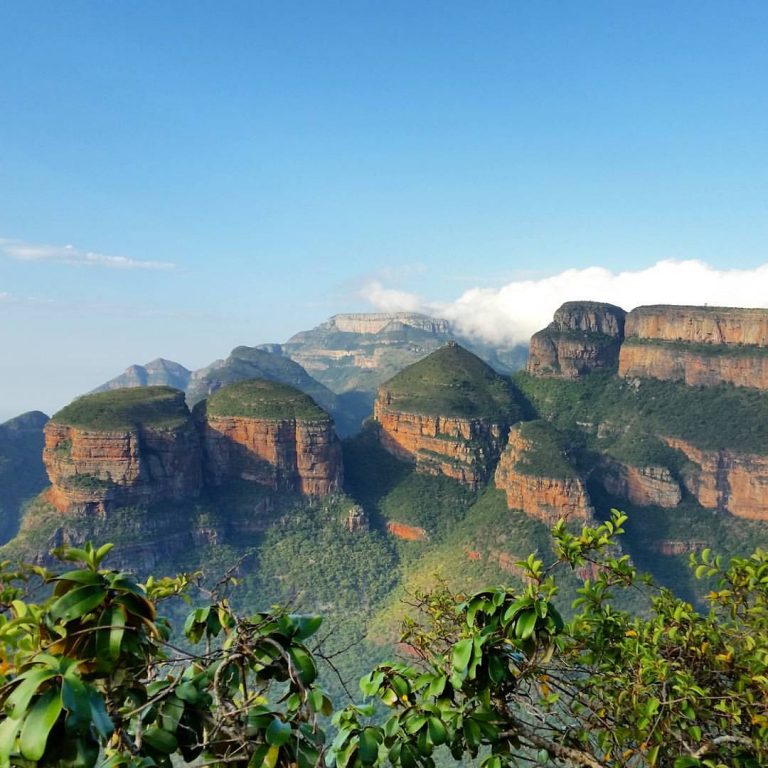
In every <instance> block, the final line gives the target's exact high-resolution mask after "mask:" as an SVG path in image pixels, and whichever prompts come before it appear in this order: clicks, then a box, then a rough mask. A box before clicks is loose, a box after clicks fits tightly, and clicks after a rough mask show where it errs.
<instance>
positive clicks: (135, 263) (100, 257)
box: [0, 238, 175, 269]
mask: <svg viewBox="0 0 768 768" xmlns="http://www.w3.org/2000/svg"><path fill="white" fill-rule="evenodd" d="M0 253H3V254H5V255H6V256H8V257H10V258H11V259H16V261H48V262H58V263H59V264H74V265H85V266H92V267H109V268H111V269H173V268H174V266H175V265H174V264H173V263H172V262H170V261H144V260H141V259H130V258H128V257H127V256H110V255H108V254H106V253H97V252H95V251H84V250H81V249H80V248H76V247H75V246H74V245H43V244H35V243H26V242H24V241H23V240H8V239H3V238H0Z"/></svg>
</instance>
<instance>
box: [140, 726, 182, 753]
mask: <svg viewBox="0 0 768 768" xmlns="http://www.w3.org/2000/svg"><path fill="white" fill-rule="evenodd" d="M142 741H143V742H144V744H146V745H147V746H149V747H151V748H152V749H154V750H155V751H157V752H162V753H163V754H164V755H172V754H173V753H174V752H175V751H176V749H177V748H178V746H179V743H178V741H177V740H176V737H175V736H174V735H173V734H172V733H168V731H164V730H163V729H162V728H157V727H156V726H153V727H152V728H147V730H146V731H144V734H143V736H142Z"/></svg>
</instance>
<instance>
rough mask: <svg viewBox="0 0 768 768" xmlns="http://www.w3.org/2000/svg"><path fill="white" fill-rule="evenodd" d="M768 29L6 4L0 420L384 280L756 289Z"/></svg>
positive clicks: (676, 14) (353, 295)
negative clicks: (623, 280)
mask: <svg viewBox="0 0 768 768" xmlns="http://www.w3.org/2000/svg"><path fill="white" fill-rule="evenodd" d="M767 35H768V5H766V4H765V3H764V2H736V3H726V2H717V3H713V2H701V1H697V2H693V0H691V1H690V2H674V0H673V1H670V0H666V1H665V2H635V3H630V2H589V1H585V2H578V3H576V2H573V3H567V2H536V3H533V2H530V3H524V2H481V3H458V2H447V3H446V2H439V3H438V2H413V0H410V1H409V2H386V3H385V2H351V1H350V2H344V3H341V2H306V3H301V2H294V3H283V2H272V3H264V2H226V3H214V2H212V1H209V2H189V1H185V2H180V1H175V2H162V3H158V2H141V1H140V0H132V2H127V1H126V2H110V3H97V2H74V1H72V0H69V1H68V2H66V3H61V2H34V3H29V2H26V1H21V0H18V1H17V0H7V1H6V2H4V3H2V4H1V5H0V103H1V104H2V109H1V111H0V318H2V332H3V339H4V341H5V351H4V352H3V354H2V359H0V374H2V378H3V381H4V395H5V397H4V398H2V399H3V403H2V406H0V417H8V416H11V415H13V414H15V413H18V412H20V411H22V410H27V409H30V408H41V409H43V410H47V411H48V412H50V411H51V410H53V409H55V408H58V407H60V406H61V405H63V404H65V403H66V402H68V401H69V399H71V398H72V397H73V396H75V395H76V394H78V393H81V392H83V391H85V390H87V389H89V388H91V387H92V386H95V385H97V384H99V383H101V381H103V380H105V379H107V378H110V377H111V376H113V375H115V374H117V373H119V372H120V371H121V370H122V369H124V368H125V367H126V366H127V365H128V364H130V363H133V362H146V361H148V360H150V359H152V358H155V357H158V356H164V357H168V358H171V359H174V360H177V361H179V362H181V363H183V364H185V365H187V366H188V367H199V366H202V365H204V364H206V363H208V362H210V361H211V360H212V359H214V358H216V357H222V356H224V355H226V354H227V353H228V351H229V349H230V348H231V347H233V346H235V345H237V344H255V343H259V342H265V341H281V340H285V339H286V338H287V337H288V336H290V335H291V334H292V333H294V332H296V331H298V330H302V329H304V328H307V327H311V326H313V325H315V324H317V323H318V322H320V321H322V320H323V319H324V318H325V317H327V316H328V315H330V314H333V313H335V312H344V311H360V310H370V309H372V308H374V306H373V304H372V297H374V296H377V295H379V294H376V292H375V291H371V290H370V286H371V285H375V286H379V287H380V288H381V289H383V290H387V291H389V292H390V293H389V294H388V295H389V297H390V298H391V297H392V296H393V295H394V294H393V293H392V292H393V291H397V292H398V294H399V293H403V294H404V295H406V299H407V297H416V298H414V299H413V303H417V304H418V305H419V306H424V307H427V308H430V307H437V308H440V307H443V306H445V307H448V308H450V305H451V303H452V302H455V301H457V300H458V299H459V298H460V297H461V296H462V295H463V294H464V293H465V292H466V291H468V290H470V289H473V288H482V289H488V290H495V289H499V288H501V287H502V286H504V285H506V284H509V283H514V282H516V281H517V282H519V281H522V280H534V281H535V280H545V279H547V278H549V277H551V276H553V275H557V274H558V273H561V272H563V271H564V270H568V269H577V270H585V269H587V268H589V267H602V268H604V269H606V270H609V271H611V272H620V271H630V272H631V271H633V270H638V271H641V272H642V271H643V270H647V269H649V268H650V267H651V266H652V265H654V264H656V263H657V262H659V261H666V260H670V259H673V260H692V259H696V260H699V261H700V262H703V263H704V264H705V265H708V268H709V269H710V270H726V269H733V268H738V269H740V270H743V275H744V282H746V283H749V282H751V283H752V284H754V282H755V274H758V275H760V276H763V275H764V273H763V272H758V273H754V274H753V273H752V272H750V270H754V269H756V268H759V267H760V266H761V265H763V264H765V263H766V262H768V256H766V242H768V216H767V215H766V207H767V204H766V201H767V200H768V195H766V192H768V46H766V45H765V39H766V36H767ZM67 246H70V247H69V248H67ZM546 285H549V284H548V283H547V284H546ZM578 285H579V286H580V288H581V286H583V282H581V283H578ZM766 288H767V289H768V285H766ZM542 290H543V289H542ZM763 293H764V294H766V298H767V299H768V290H765V291H763ZM638 296H639V297H640V298H645V297H646V293H643V292H638ZM572 298H581V297H580V296H573V297H572ZM584 298H587V297H584ZM650 298H653V296H652V295H650ZM694 298H695V297H694ZM701 300H702V301H703V300H706V295H704V294H702V298H701ZM408 301H410V299H407V300H406V303H408ZM739 301H740V297H739V295H737V293H734V295H733V300H732V302H731V303H739ZM373 303H374V304H376V301H375V300H373ZM376 306H379V307H381V306H390V303H388V302H387V301H385V302H383V303H382V302H378V304H376ZM474 306H475V309H474V311H479V312H481V311H482V306H480V307H479V308H478V307H477V305H474ZM627 308H630V307H627Z"/></svg>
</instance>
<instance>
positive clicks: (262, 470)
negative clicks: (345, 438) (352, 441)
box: [202, 416, 342, 496]
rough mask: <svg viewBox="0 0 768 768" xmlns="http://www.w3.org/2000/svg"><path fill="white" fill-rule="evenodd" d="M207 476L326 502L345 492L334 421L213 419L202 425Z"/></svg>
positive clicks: (215, 483)
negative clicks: (332, 495)
mask: <svg viewBox="0 0 768 768" xmlns="http://www.w3.org/2000/svg"><path fill="white" fill-rule="evenodd" d="M202 429H203V443H204V453H205V467H206V476H207V477H208V478H209V480H210V482H212V483H213V484H214V485H220V484H222V483H224V482H226V481H227V480H230V479H232V478H239V479H242V480H249V481H252V482H256V483H259V484H261V485H266V486H268V487H269V488H272V489H273V490H280V489H286V490H292V491H298V492H299V493H302V494H304V495H307V496H326V495H328V494H329V493H331V492H332V491H334V490H337V489H338V488H340V487H341V482H342V463H341V445H340V443H339V440H338V438H337V437H336V434H335V432H334V431H333V425H332V422H331V421H330V419H328V420H325V421H307V422H304V421H300V420H296V419H282V420H275V419H253V418H244V417H220V416H209V417H208V419H207V420H206V421H205V422H204V423H203V425H202Z"/></svg>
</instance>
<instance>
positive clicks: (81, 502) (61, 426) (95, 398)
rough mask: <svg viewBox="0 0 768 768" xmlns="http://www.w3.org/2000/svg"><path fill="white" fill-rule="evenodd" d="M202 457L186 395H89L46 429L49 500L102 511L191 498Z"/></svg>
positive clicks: (155, 391) (162, 391)
mask: <svg viewBox="0 0 768 768" xmlns="http://www.w3.org/2000/svg"><path fill="white" fill-rule="evenodd" d="M122 393H130V394H126V395H125V396H123V394H122ZM143 393H147V397H146V399H144V398H143V397H142V394H143ZM75 405H77V410H75V409H74V406H75ZM105 409H106V411H105ZM129 422H132V423H129ZM201 457H202V454H201V449H200V440H199V438H198V434H197V430H196V429H195V425H194V422H193V421H192V418H191V415H190V413H189V411H188V410H187V407H186V405H185V403H184V394H183V393H182V392H179V391H177V390H173V389H170V388H167V387H148V388H146V389H141V390H139V389H133V390H117V391H115V392H109V393H102V394H96V395H88V396H86V397H84V398H80V399H79V400H78V401H76V402H75V404H73V405H72V406H68V407H67V408H65V409H63V410H62V411H60V412H59V413H58V414H55V415H54V417H53V418H52V419H51V420H50V421H49V422H48V423H47V424H46V426H45V447H44V449H43V462H44V463H45V468H46V471H47V473H48V477H49V478H50V481H51V484H52V487H51V490H50V491H49V500H50V501H51V503H52V504H53V505H54V506H55V507H56V508H57V509H58V510H59V511H61V512H69V511H73V510H80V511H85V512H96V513H99V514H107V513H108V512H109V511H110V510H111V509H114V508H116V507H120V506H131V505H136V504H138V505H149V504H153V503H156V502H158V501H163V500H180V499H185V498H193V497H195V496H197V495H198V494H199V493H200V488H201V483H202V465H201Z"/></svg>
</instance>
